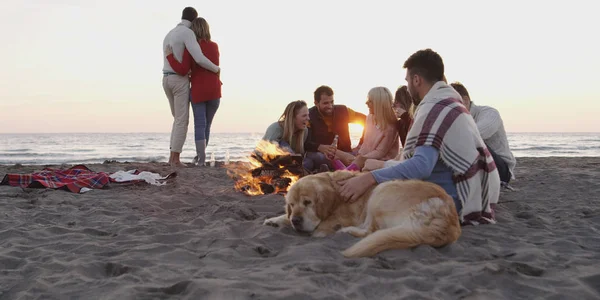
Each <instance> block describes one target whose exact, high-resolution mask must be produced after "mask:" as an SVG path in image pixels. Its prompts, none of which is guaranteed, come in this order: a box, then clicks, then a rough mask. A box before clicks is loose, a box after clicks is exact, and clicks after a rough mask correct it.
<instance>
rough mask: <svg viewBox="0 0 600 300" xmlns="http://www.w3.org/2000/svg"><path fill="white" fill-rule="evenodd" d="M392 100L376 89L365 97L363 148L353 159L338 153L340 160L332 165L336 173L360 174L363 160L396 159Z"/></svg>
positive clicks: (379, 88)
mask: <svg viewBox="0 0 600 300" xmlns="http://www.w3.org/2000/svg"><path fill="white" fill-rule="evenodd" d="M393 100H394V99H393V96H392V93H391V92H390V90H389V89H387V88H386V87H375V88H372V89H371V90H370V91H369V94H368V96H367V102H366V104H367V107H368V108H369V115H368V116H367V121H366V122H365V134H364V135H365V137H364V142H363V144H362V146H361V147H360V149H359V151H358V155H357V156H356V157H355V156H353V155H352V154H348V153H342V151H338V152H337V153H336V155H337V156H338V158H339V160H336V161H335V162H334V163H335V165H336V169H343V168H344V164H343V163H342V162H345V163H349V164H350V165H349V166H348V168H347V169H349V170H360V169H361V168H362V167H363V165H364V162H365V160H366V159H379V160H388V159H392V158H394V157H396V155H398V151H399V148H400V146H399V141H398V131H397V130H396V120H397V119H396V115H395V114H394V110H393V109H392V104H393Z"/></svg>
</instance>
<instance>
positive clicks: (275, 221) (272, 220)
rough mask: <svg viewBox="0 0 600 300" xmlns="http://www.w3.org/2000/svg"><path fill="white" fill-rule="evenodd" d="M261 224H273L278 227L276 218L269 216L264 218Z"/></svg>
mask: <svg viewBox="0 0 600 300" xmlns="http://www.w3.org/2000/svg"><path fill="white" fill-rule="evenodd" d="M263 225H267V226H273V227H279V224H277V218H269V219H266V220H265V221H264V222H263Z"/></svg>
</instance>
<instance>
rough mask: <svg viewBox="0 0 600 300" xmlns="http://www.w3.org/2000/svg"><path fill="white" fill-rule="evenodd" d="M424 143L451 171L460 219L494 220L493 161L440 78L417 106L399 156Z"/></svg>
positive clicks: (406, 155)
mask: <svg viewBox="0 0 600 300" xmlns="http://www.w3.org/2000/svg"><path fill="white" fill-rule="evenodd" d="M423 145H427V146H432V147H434V148H436V149H438V150H439V152H440V159H441V160H442V161H443V162H444V163H445V164H446V165H447V166H449V167H450V169H451V170H452V171H453V180H454V183H455V184H456V190H457V193H458V198H459V200H460V201H461V203H462V211H461V213H460V221H461V223H462V224H463V225H477V224H488V223H495V222H496V221H495V217H494V207H495V205H496V203H498V198H499V196H500V177H499V175H498V170H497V169H496V164H495V163H494V159H493V158H492V156H491V154H490V152H489V151H488V149H487V147H486V146H485V143H484V142H483V140H482V139H481V136H480V134H479V131H478V130H477V126H476V124H475V121H474V120H473V118H472V117H471V115H470V114H469V112H468V111H467V109H466V108H465V107H464V106H463V105H462V103H461V97H460V95H459V94H458V93H457V92H456V91H455V90H454V89H453V88H452V87H451V86H449V85H448V84H446V83H445V82H443V81H439V82H437V83H436V84H435V85H434V86H433V87H432V88H431V90H430V91H429V93H427V95H425V97H424V99H423V101H421V103H419V105H418V106H417V109H416V112H415V119H414V123H413V125H412V127H411V129H410V130H409V132H408V136H407V138H406V145H405V147H404V150H403V153H402V160H405V159H407V158H409V157H412V156H413V155H414V152H415V148H416V147H418V146H423Z"/></svg>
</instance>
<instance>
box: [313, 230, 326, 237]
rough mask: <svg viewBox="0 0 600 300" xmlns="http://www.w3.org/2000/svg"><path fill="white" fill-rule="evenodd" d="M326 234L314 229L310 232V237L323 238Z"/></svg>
mask: <svg viewBox="0 0 600 300" xmlns="http://www.w3.org/2000/svg"><path fill="white" fill-rule="evenodd" d="M326 236H327V233H325V232H324V231H315V232H313V233H312V237H316V238H324V237H326Z"/></svg>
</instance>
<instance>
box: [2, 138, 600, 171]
mask: <svg viewBox="0 0 600 300" xmlns="http://www.w3.org/2000/svg"><path fill="white" fill-rule="evenodd" d="M169 136H170V134H169V133H45V134H0V164H1V165H12V164H24V165H50V164H63V163H64V164H89V163H102V162H104V161H107V160H114V161H119V162H125V161H129V162H150V161H157V162H166V161H167V160H168V156H169ZM261 137H262V133H213V134H211V139H210V144H209V146H208V147H207V161H208V160H210V158H211V156H212V155H214V157H215V160H217V161H223V160H225V158H226V156H227V155H228V156H229V159H230V160H231V161H240V160H242V161H245V160H247V156H248V155H249V153H250V152H251V151H252V149H253V148H254V146H255V145H256V143H257V142H258V141H259V140H260V138H261ZM359 138H360V136H359V135H358V134H354V135H353V136H352V139H353V142H354V143H353V145H356V144H357V142H358V139H359ZM508 140H509V144H510V146H511V149H512V151H513V154H514V155H515V156H516V157H548V156H562V157H576V156H600V133H509V134H508ZM194 156H195V145H194V136H193V133H190V134H189V135H188V137H187V140H186V143H185V145H184V149H183V153H182V155H181V157H182V162H190V161H191V160H192V158H193V157H194Z"/></svg>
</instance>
